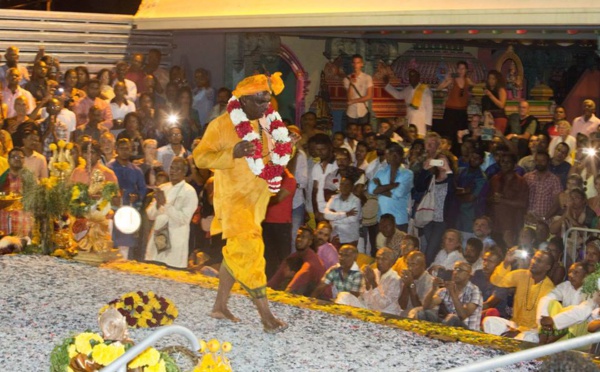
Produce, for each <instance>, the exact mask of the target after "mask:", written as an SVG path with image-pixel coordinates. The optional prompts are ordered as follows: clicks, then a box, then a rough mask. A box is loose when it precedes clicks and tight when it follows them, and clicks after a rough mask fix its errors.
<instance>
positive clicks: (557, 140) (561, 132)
mask: <svg viewBox="0 0 600 372" xmlns="http://www.w3.org/2000/svg"><path fill="white" fill-rule="evenodd" d="M557 125H558V136H557V137H554V138H553V139H552V141H550V144H549V145H548V153H549V154H550V156H551V157H554V155H555V152H556V148H557V147H558V145H559V144H561V143H563V142H564V143H566V144H567V145H568V146H569V150H570V152H569V154H568V155H567V161H568V162H569V164H573V160H575V149H576V148H577V140H576V139H575V137H573V136H571V135H570V134H569V133H571V124H569V122H568V121H566V120H561V121H559V122H558V124H557Z"/></svg>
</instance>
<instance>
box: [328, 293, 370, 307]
mask: <svg viewBox="0 0 600 372" xmlns="http://www.w3.org/2000/svg"><path fill="white" fill-rule="evenodd" d="M335 303H336V304H338V305H348V306H354V307H360V308H362V309H366V308H367V307H366V306H365V304H364V303H363V302H362V300H361V299H359V298H358V297H356V296H355V295H353V294H352V293H350V292H340V293H338V295H337V297H336V298H335Z"/></svg>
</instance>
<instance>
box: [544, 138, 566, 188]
mask: <svg viewBox="0 0 600 372" xmlns="http://www.w3.org/2000/svg"><path fill="white" fill-rule="evenodd" d="M570 152H571V149H570V148H569V145H567V144H566V143H564V142H561V143H559V144H558V145H557V146H556V149H555V150H554V156H552V158H551V159H550V164H548V170H549V171H550V172H551V173H552V174H554V175H556V176H557V177H558V178H559V179H560V184H561V186H562V188H563V189H564V188H565V187H567V177H568V176H569V171H570V170H571V164H570V163H569V162H568V161H567V160H568V159H569V153H570Z"/></svg>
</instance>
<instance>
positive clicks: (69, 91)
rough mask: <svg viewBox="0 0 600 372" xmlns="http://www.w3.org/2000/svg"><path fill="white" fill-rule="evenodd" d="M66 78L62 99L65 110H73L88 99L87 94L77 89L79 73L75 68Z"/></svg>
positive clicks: (68, 71) (68, 72) (69, 70)
mask: <svg viewBox="0 0 600 372" xmlns="http://www.w3.org/2000/svg"><path fill="white" fill-rule="evenodd" d="M64 77H65V79H64V84H63V88H62V89H63V96H62V98H63V100H64V105H65V108H67V109H68V110H73V109H74V108H75V107H76V106H77V104H78V103H79V101H81V100H82V99H84V98H85V97H86V92H84V91H83V90H81V89H77V88H76V87H75V86H76V85H77V71H75V69H74V68H72V69H68V70H67V71H65V74H64ZM107 106H108V104H107ZM88 109H89V107H88ZM84 121H85V120H84Z"/></svg>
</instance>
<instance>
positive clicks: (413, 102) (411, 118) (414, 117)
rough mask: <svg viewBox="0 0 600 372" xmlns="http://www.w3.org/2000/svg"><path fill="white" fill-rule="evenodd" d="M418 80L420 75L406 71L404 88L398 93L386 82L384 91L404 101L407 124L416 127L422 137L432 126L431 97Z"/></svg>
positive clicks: (412, 71) (427, 88)
mask: <svg viewBox="0 0 600 372" xmlns="http://www.w3.org/2000/svg"><path fill="white" fill-rule="evenodd" d="M388 79H389V78H388ZM420 80H421V74H419V72H418V71H417V70H413V69H411V70H409V71H408V82H409V85H408V86H407V87H406V88H404V89H402V90H401V91H398V90H396V88H394V87H393V86H392V85H391V84H390V83H389V82H388V84H387V85H386V87H385V91H386V92H388V93H389V94H390V95H391V96H392V97H394V98H396V99H398V100H404V102H405V103H406V118H407V119H408V124H414V125H416V126H417V130H418V133H419V134H420V135H422V136H424V135H425V134H426V133H427V131H428V130H429V128H431V124H432V119H433V96H432V94H431V89H429V87H428V86H427V85H425V84H421V82H420Z"/></svg>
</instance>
